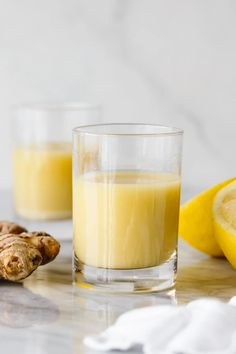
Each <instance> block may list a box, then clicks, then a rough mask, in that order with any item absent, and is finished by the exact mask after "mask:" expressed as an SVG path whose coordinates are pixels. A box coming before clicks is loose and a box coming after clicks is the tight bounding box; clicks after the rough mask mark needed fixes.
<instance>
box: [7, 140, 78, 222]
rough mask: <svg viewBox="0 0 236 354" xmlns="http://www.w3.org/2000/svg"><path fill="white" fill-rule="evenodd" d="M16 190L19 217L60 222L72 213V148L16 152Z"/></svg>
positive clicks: (56, 146)
mask: <svg viewBox="0 0 236 354" xmlns="http://www.w3.org/2000/svg"><path fill="white" fill-rule="evenodd" d="M13 176H14V178H13V187H14V199H15V208H16V211H17V212H18V214H20V215H21V216H23V217H26V218H30V219H61V218H68V217H70V216H71V214H72V156H71V145H70V144H67V143H47V144H40V145H30V146H19V147H16V148H15V149H14V151H13Z"/></svg>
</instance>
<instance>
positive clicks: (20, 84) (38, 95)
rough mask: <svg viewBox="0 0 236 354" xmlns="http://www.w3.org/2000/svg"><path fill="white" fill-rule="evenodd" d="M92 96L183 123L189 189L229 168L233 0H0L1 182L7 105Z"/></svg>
mask: <svg viewBox="0 0 236 354" xmlns="http://www.w3.org/2000/svg"><path fill="white" fill-rule="evenodd" d="M44 100H45V101H77V100H85V101H95V102H101V103H102V104H103V105H104V108H105V120H106V121H112V122H115V121H123V122H128V121H133V122H135V121H139V122H140V121H141V122H155V123H162V124H173V125H175V126H179V127H182V128H184V129H185V145H184V164H183V179H184V186H185V188H192V186H193V187H194V188H195V189H196V188H197V189H200V188H202V187H205V186H208V185H210V184H212V183H214V182H216V181H218V180H220V179H223V178H226V177H228V176H231V175H235V167H236V163H235V159H234V155H235V153H234V152H235V149H236V1H234V0H178V1H176V0H165V1H164V0H40V1H39V0H37V1H36V0H7V1H6V0H0V131H1V148H0V165H1V173H0V188H9V187H10V175H11V169H10V139H11V131H10V126H9V105H10V104H12V103H19V102H22V101H44Z"/></svg>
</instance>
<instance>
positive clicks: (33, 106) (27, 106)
mask: <svg viewBox="0 0 236 354" xmlns="http://www.w3.org/2000/svg"><path fill="white" fill-rule="evenodd" d="M11 108H12V109H13V110H14V111H15V110H16V111H17V110H31V111H63V110H67V111H77V110H90V109H100V108H101V105H99V104H97V103H89V102H83V101H78V102H76V101H72V102H70V101H69V102H66V101H63V102H22V103H15V104H12V105H11Z"/></svg>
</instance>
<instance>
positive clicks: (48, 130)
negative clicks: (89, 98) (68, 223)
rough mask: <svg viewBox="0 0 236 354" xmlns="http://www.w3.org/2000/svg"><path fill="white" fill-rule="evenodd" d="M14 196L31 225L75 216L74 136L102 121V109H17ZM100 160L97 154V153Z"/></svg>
mask: <svg viewBox="0 0 236 354" xmlns="http://www.w3.org/2000/svg"><path fill="white" fill-rule="evenodd" d="M13 113H14V115H13V131H14V146H13V196H14V205H15V210H16V212H17V214H18V215H20V216H21V217H23V218H26V219H34V220H47V219H66V218H70V217H71V215H72V151H71V150H72V147H71V131H72V128H73V127H75V126H78V125H80V124H81V125H84V124H88V123H95V122H98V121H99V107H97V106H93V105H90V104H84V103H74V104H22V105H17V106H15V107H14V108H13ZM93 153H94V156H92V155H91V156H90V158H91V159H92V158H95V155H96V151H94V152H93Z"/></svg>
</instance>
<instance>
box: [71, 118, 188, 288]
mask: <svg viewBox="0 0 236 354" xmlns="http://www.w3.org/2000/svg"><path fill="white" fill-rule="evenodd" d="M182 137H183V131H182V130H181V129H178V128H170V127H165V126H159V125H147V124H99V125H90V126H82V127H78V128H75V129H74V130H73V245H74V281H75V283H76V284H79V285H81V286H85V287H87V288H91V289H95V290H98V291H99V290H100V291H108V292H131V293H132V292H151V291H162V290H165V289H170V288H172V287H173V286H174V284H175V277H176V270H177V239H178V219H179V204H180V172H181V155H182ZM92 146H96V147H97V154H96V159H94V160H92V162H91V161H90V163H87V156H88V155H89V154H90V153H91V152H90V150H91V147H92Z"/></svg>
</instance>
